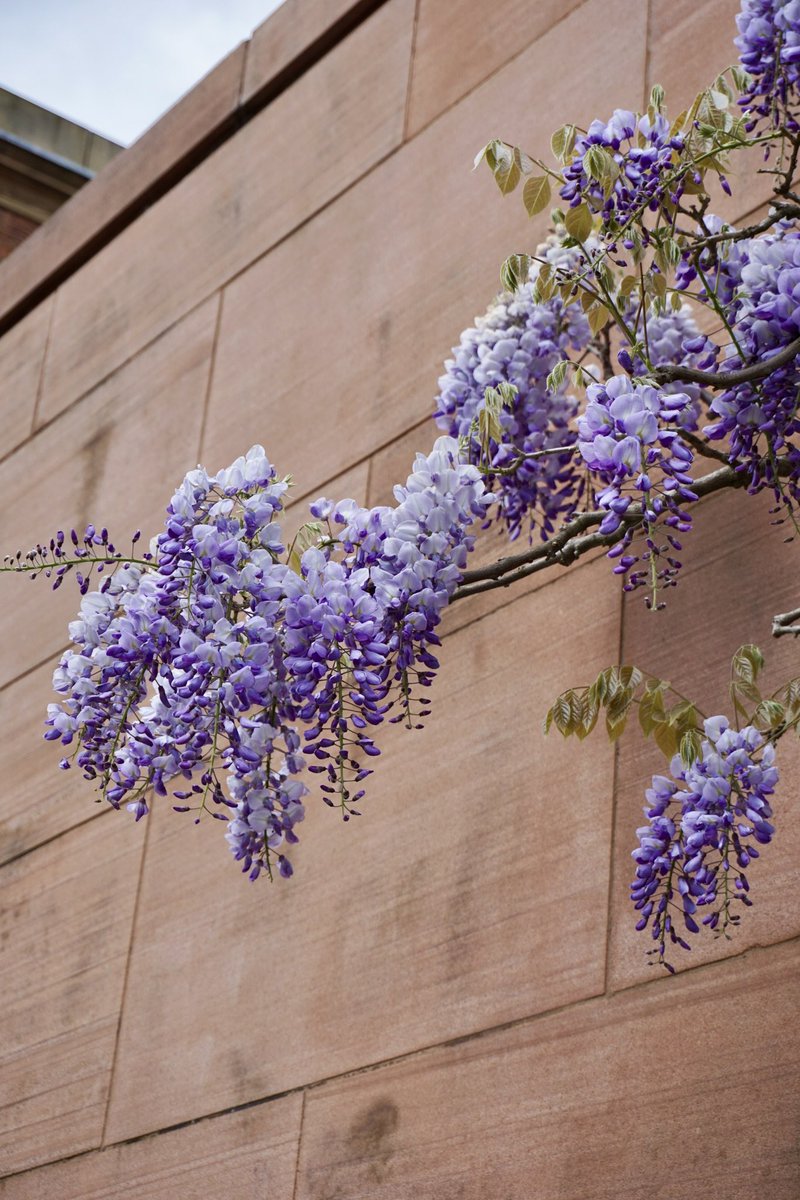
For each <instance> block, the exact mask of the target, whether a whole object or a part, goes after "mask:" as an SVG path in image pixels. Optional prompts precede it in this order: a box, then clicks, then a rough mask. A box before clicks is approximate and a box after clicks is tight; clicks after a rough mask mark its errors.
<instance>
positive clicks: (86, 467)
mask: <svg viewBox="0 0 800 1200" xmlns="http://www.w3.org/2000/svg"><path fill="white" fill-rule="evenodd" d="M111 434H112V430H111V426H110V425H100V426H99V427H98V428H97V429H96V430H95V431H94V433H93V434H92V435H91V437H89V438H88V439H87V440H86V441H85V442H84V443H83V445H82V446H81V454H80V474H81V492H80V497H79V500H78V523H79V524H80V525H87V524H88V522H89V521H91V520H92V518H93V517H94V518H95V519H96V517H97V513H93V512H92V509H93V508H94V505H95V502H96V500H97V493H98V489H99V486H100V481H101V479H102V477H103V473H104V470H105V465H106V459H107V457H108V448H109V444H110V442H111ZM80 532H82V530H79V533H80Z"/></svg>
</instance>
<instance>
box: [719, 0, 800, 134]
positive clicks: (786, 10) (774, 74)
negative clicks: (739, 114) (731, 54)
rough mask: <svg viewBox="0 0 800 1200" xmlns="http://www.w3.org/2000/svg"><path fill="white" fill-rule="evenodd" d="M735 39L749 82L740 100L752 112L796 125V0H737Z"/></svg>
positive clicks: (799, 104) (799, 102)
mask: <svg viewBox="0 0 800 1200" xmlns="http://www.w3.org/2000/svg"><path fill="white" fill-rule="evenodd" d="M736 24H737V26H738V29H739V36H738V37H737V38H736V39H735V41H736V45H737V47H738V49H739V51H740V57H741V63H742V66H743V67H744V68H745V70H746V71H747V72H748V74H749V75H750V77H751V80H752V83H751V85H750V86H749V87H748V88H747V90H746V92H745V94H744V95H743V96H742V99H741V101H740V103H741V104H742V106H743V107H744V108H746V109H747V111H748V115H749V116H750V118H751V123H750V127H751V128H753V127H754V126H755V124H756V122H757V120H758V118H760V117H761V118H767V119H768V120H769V121H770V122H771V124H773V125H775V126H778V125H784V126H785V127H786V128H787V129H789V130H793V131H796V130H797V129H798V128H800V124H798V122H799V121H800V0H788V2H787V0H743V2H742V9H741V12H740V13H739V15H738V16H737V18H736Z"/></svg>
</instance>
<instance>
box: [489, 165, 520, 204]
mask: <svg viewBox="0 0 800 1200" xmlns="http://www.w3.org/2000/svg"><path fill="white" fill-rule="evenodd" d="M521 177H522V172H521V171H520V169H519V164H518V163H517V161H516V159H515V158H514V157H513V155H512V157H511V159H510V160H508V161H507V160H505V159H504V160H502V162H498V164H497V167H496V168H495V172H494V181H495V183H496V184H497V186H498V187H499V188H500V191H501V192H502V194H503V195H504V196H508V195H509V193H510V192H513V190H514V188H515V187H516V186H517V184H518V183H519V181H520V179H521Z"/></svg>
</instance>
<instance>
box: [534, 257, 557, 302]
mask: <svg viewBox="0 0 800 1200" xmlns="http://www.w3.org/2000/svg"><path fill="white" fill-rule="evenodd" d="M536 288H537V290H538V293H539V298H540V300H549V299H550V297H551V296H552V294H553V277H552V270H551V268H550V263H547V262H546V263H542V265H541V267H540V268H539V274H538V275H537V276H536Z"/></svg>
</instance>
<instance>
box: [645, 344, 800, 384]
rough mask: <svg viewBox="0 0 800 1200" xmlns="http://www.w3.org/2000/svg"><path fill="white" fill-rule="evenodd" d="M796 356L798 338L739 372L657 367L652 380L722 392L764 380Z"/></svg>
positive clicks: (799, 345) (798, 348)
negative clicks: (699, 384)
mask: <svg viewBox="0 0 800 1200" xmlns="http://www.w3.org/2000/svg"><path fill="white" fill-rule="evenodd" d="M798 354H800V338H795V340H794V341H793V342H790V343H789V345H788V346H784V347H783V349H782V350H779V351H778V353H777V354H773V355H772V357H771V358H765V359H763V360H762V362H758V363H753V364H752V365H751V366H749V367H742V369H741V370H740V371H719V372H718V373H716V374H715V373H714V372H713V371H697V370H695V369H694V367H658V368H657V369H656V370H655V371H654V372H653V378H654V379H655V380H656V382H657V383H702V384H704V385H705V386H706V387H710V388H714V389H715V390H716V391H723V390H724V389H725V388H729V387H736V386H737V384H740V383H757V382H758V381H759V380H760V379H766V377H767V376H768V375H771V374H772V372H773V371H777V370H778V368H779V367H785V366H786V364H787V363H790V362H791V361H792V359H793V358H796V357H797V355H798Z"/></svg>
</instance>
